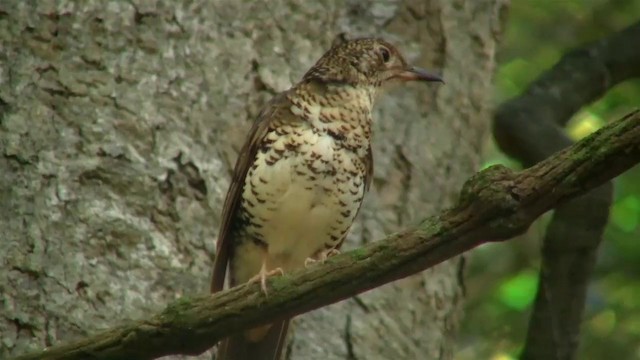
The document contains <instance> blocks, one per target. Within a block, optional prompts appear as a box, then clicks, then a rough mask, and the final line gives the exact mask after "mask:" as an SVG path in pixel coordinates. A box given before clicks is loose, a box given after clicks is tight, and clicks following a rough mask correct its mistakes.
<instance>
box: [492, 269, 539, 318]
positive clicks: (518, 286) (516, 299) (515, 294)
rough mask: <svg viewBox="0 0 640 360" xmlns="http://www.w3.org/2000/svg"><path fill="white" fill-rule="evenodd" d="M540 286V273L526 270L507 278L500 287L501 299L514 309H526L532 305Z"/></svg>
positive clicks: (499, 295)
mask: <svg viewBox="0 0 640 360" xmlns="http://www.w3.org/2000/svg"><path fill="white" fill-rule="evenodd" d="M537 288H538V273H537V272H534V271H532V270H529V269H527V270H524V271H522V272H520V273H519V274H516V275H515V276H513V277H511V278H509V279H507V280H505V281H504V282H503V283H502V284H501V285H500V288H499V289H498V298H499V299H500V301H501V302H502V303H503V304H504V305H506V306H508V307H509V308H511V309H513V310H520V311H522V310H524V309H526V308H528V307H529V306H531V303H532V302H533V299H534V298H535V295H536V289H537Z"/></svg>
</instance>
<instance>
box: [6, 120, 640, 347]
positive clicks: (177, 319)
mask: <svg viewBox="0 0 640 360" xmlns="http://www.w3.org/2000/svg"><path fill="white" fill-rule="evenodd" d="M639 161H640V112H638V111H636V112H633V113H631V114H629V115H627V116H626V117H625V118H623V119H621V120H619V121H616V122H614V123H611V124H609V125H608V126H606V127H604V128H602V129H600V130H599V131H598V132H596V133H594V134H592V135H591V136H589V137H587V138H585V139H583V140H582V141H580V142H578V143H576V144H575V145H573V146H571V147H570V148H567V149H565V150H563V151H560V152H558V153H556V154H555V155H553V156H551V157H550V158H548V159H546V160H544V161H542V162H540V163H538V164H537V165H535V166H533V167H531V168H529V169H527V170H524V171H521V172H514V171H511V170H509V169H507V168H505V167H503V166H493V167H490V168H488V169H486V170H483V171H481V172H479V173H478V174H476V175H474V176H473V177H472V178H471V179H469V180H468V181H467V183H466V184H465V186H464V188H463V190H462V193H461V196H460V200H459V201H458V202H457V204H456V205H455V206H454V207H453V208H451V209H449V210H446V211H444V212H442V213H441V214H439V215H437V216H433V217H430V218H428V219H426V220H424V221H423V222H422V223H420V224H419V225H417V226H416V227H414V228H411V229H408V230H405V231H402V232H399V233H396V234H393V235H390V236H389V237H387V238H386V239H384V240H381V241H377V242H374V243H371V244H369V245H367V246H365V247H363V248H359V249H357V250H353V251H348V252H345V253H343V254H342V255H338V256H335V257H332V258H330V259H329V260H328V261H327V262H326V263H325V264H324V265H316V266H312V267H311V268H310V269H305V270H300V271H297V272H294V273H291V274H287V275H285V276H282V277H273V278H270V279H269V281H268V286H269V289H271V292H270V293H269V296H268V297H266V296H264V294H262V292H261V291H260V289H259V285H258V284H254V285H251V286H239V287H236V288H233V289H230V290H227V291H224V292H221V293H218V294H215V295H213V296H212V295H204V296H198V297H193V298H183V299H180V300H178V301H175V302H173V303H172V304H170V305H169V306H167V308H166V309H165V310H164V311H163V312H162V313H160V314H157V315H155V316H153V317H151V318H148V319H145V320H140V321H135V322H131V323H129V324H126V325H120V326H117V327H114V328H112V329H110V330H107V331H105V332H102V333H100V334H97V335H94V336H92V337H88V338H85V339H81V340H78V341H75V342H72V343H69V344H66V345H61V346H53V347H50V348H47V349H45V350H44V351H42V352H38V353H34V354H30V355H26V356H22V357H19V358H17V359H21V360H26V359H58V360H61V359H69V360H70V359H153V358H157V357H160V356H165V355H170V354H198V353H201V352H203V351H205V350H207V349H208V348H210V347H212V346H213V345H214V344H215V343H216V342H217V341H218V340H220V339H222V338H224V337H226V336H228V335H229V334H230V333H233V332H238V331H241V330H243V329H247V328H250V327H253V326H256V325H259V324H263V323H268V322H271V321H273V320H275V319H278V318H282V317H290V316H295V315H299V314H302V313H304V312H307V311H310V310H313V309H317V308H319V307H322V306H326V305H329V304H332V303H335V302H337V301H340V300H342V299H345V298H348V297H350V296H354V295H356V294H358V293H361V292H364V291H367V290H369V289H373V288H375V287H378V286H381V285H383V284H386V283H388V282H390V281H394V280H397V279H401V278H404V277H406V276H409V275H411V274H415V273H417V272H419V271H422V270H425V269H427V268H429V267H431V266H434V265H436V264H438V263H441V262H443V261H445V260H447V259H450V258H452V257H454V256H456V255H460V254H461V253H463V252H465V251H467V250H469V249H472V248H474V247H476V246H478V245H481V244H483V243H486V242H489V241H500V240H506V239H508V238H511V237H514V236H515V235H518V234H520V233H522V232H523V231H524V230H526V229H527V227H528V226H529V225H530V224H531V223H532V222H533V221H534V220H535V219H536V218H537V217H539V216H540V215H541V214H543V213H544V212H546V211H548V210H550V209H552V208H554V207H555V206H557V205H558V204H561V203H564V202H566V201H567V200H570V199H572V198H575V197H576V196H579V195H581V194H583V193H585V192H587V191H589V190H590V189H593V188H594V187H596V186H598V185H600V184H602V183H603V182H605V181H607V180H609V179H612V178H614V177H615V176H617V175H619V174H620V173H622V172H624V171H625V170H627V169H629V168H630V167H632V166H633V165H635V164H637V163H638V162H639ZM17 359H16V360H17Z"/></svg>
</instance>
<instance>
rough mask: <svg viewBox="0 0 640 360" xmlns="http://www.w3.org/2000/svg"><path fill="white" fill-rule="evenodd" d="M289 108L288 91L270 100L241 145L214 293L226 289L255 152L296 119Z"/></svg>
mask: <svg viewBox="0 0 640 360" xmlns="http://www.w3.org/2000/svg"><path fill="white" fill-rule="evenodd" d="M290 108H291V103H290V102H289V99H288V97H287V92H283V93H280V94H279V95H277V96H275V97H274V98H273V99H271V101H269V103H267V105H266V106H265V107H264V109H263V110H262V111H261V112H260V115H258V118H257V119H256V121H255V122H254V123H253V125H252V126H251V129H250V130H249V135H248V137H247V140H246V142H245V143H244V145H243V146H242V150H240V154H239V155H238V160H237V161H236V165H235V168H234V170H233V177H232V179H231V185H230V186H229V191H228V192H227V197H226V198H225V200H224V207H223V209H222V223H221V225H220V231H219V233H218V242H217V244H216V258H215V260H214V263H213V276H212V277H211V292H212V293H215V292H218V291H220V290H222V288H223V287H224V279H225V276H226V273H227V265H228V263H229V255H230V247H231V242H232V241H233V239H231V235H232V234H231V229H232V226H233V224H232V222H233V221H234V218H235V217H236V213H237V212H238V208H239V207H240V202H241V198H242V190H243V187H244V181H245V177H246V176H247V172H248V171H249V167H250V166H251V165H252V164H253V161H254V159H255V157H256V153H257V151H258V149H259V147H260V145H261V143H262V142H263V139H264V137H265V135H266V134H267V133H268V132H269V129H270V128H272V127H273V126H277V125H279V124H281V123H283V122H287V121H292V120H293V119H294V118H295V117H294V116H293V114H292V113H291V110H290Z"/></svg>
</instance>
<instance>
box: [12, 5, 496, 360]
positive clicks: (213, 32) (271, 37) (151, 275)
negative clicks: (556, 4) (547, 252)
mask: <svg viewBox="0 0 640 360" xmlns="http://www.w3.org/2000/svg"><path fill="white" fill-rule="evenodd" d="M505 8H506V6H505V2H504V0H483V1H475V0H466V1H463V0H458V1H453V2H452V1H449V0H430V1H412V0H406V1H388V2H379V1H339V0H335V1H323V2H304V3H302V2H298V1H295V0H278V1H270V2H268V3H267V2H266V1H235V0H215V1H182V2H173V1H153V0H151V1H141V0H140V1H138V0H133V1H130V2H124V1H111V2H91V1H87V2H80V1H78V2H46V3H45V2H25V1H21V0H4V1H3V2H2V4H1V5H0V151H1V152H0V154H1V156H0V264H2V265H1V266H0V294H1V295H2V297H1V299H2V300H1V301H2V306H1V307H0V340H1V341H0V358H5V357H7V356H12V355H18V354H22V353H25V352H27V351H28V350H34V349H38V348H41V347H44V346H48V345H51V344H53V343H59V342H64V341H66V340H69V339H72V338H77V337H79V336H82V335H86V334H89V333H93V332H95V331H97V330H99V329H102V328H105V327H107V326H109V325H111V324H114V323H117V322H121V321H124V320H126V319H132V318H139V317H141V316H143V315H145V314H148V313H150V312H152V311H156V310H160V309H161V308H162V307H163V306H164V305H165V304H167V303H168V302H169V301H171V300H173V299H175V298H178V297H180V296H181V295H183V294H195V293H203V292H205V291H206V290H207V289H208V283H209V276H210V272H211V266H212V259H213V256H214V244H215V239H216V232H217V228H218V225H219V221H220V215H221V214H220V212H221V207H222V200H223V197H224V195H225V192H226V190H227V186H228V184H229V177H230V172H231V170H232V165H233V163H234V160H235V157H236V154H237V151H238V149H239V147H240V145H241V144H242V141H243V137H244V136H245V134H246V131H247V129H248V126H249V124H250V123H251V121H252V120H253V119H254V118H255V116H256V115H257V113H258V111H259V109H260V107H261V105H262V104H264V102H265V101H266V100H268V99H269V98H270V97H271V96H272V95H273V94H274V93H275V92H278V91H281V90H284V89H286V88H287V87H288V86H290V85H291V84H292V83H293V82H295V81H297V80H298V79H299V78H300V77H301V76H302V74H303V73H304V71H305V70H306V69H308V68H309V67H310V66H311V65H312V64H313V62H314V61H315V60H316V59H317V58H318V57H319V56H320V55H321V54H322V53H323V52H324V51H325V50H326V49H327V48H328V46H329V44H330V42H331V40H332V38H333V36H334V35H335V34H336V33H337V32H339V31H347V32H349V33H352V34H353V33H355V34H361V35H375V36H383V37H385V38H387V39H389V40H391V41H392V42H393V43H396V44H397V45H398V46H399V47H400V48H401V50H402V51H403V52H405V53H407V54H408V55H409V58H410V59H411V60H413V61H414V62H415V63H417V64H419V65H422V66H424V67H427V68H431V69H435V70H442V71H443V73H444V76H445V80H446V82H447V83H446V85H444V86H425V85H423V84H416V85H411V88H403V89H396V90H394V91H392V92H391V93H390V94H388V95H387V96H384V97H382V99H381V101H380V103H379V105H378V107H377V111H376V114H375V119H376V123H375V139H374V144H375V146H374V152H375V179H374V185H373V188H372V191H371V192H370V193H369V195H368V197H367V198H366V200H365V206H364V208H363V210H362V212H361V215H360V216H359V219H358V222H357V224H356V225H355V226H354V228H353V231H352V232H351V234H350V236H349V240H348V243H347V245H346V248H353V247H356V246H359V245H360V244H363V243H365V242H369V241H374V240H376V239H378V238H381V237H383V236H384V235H385V234H387V233H390V232H393V231H396V230H398V229H401V228H403V227H404V226H406V225H407V224H411V223H415V222H416V221H417V220H419V219H420V218H422V217H424V216H426V215H428V214H433V213H434V212H436V211H437V210H439V209H441V208H443V207H444V206H447V205H449V204H450V203H451V201H452V200H453V199H454V197H455V196H456V194H457V192H458V190H459V189H460V186H461V184H462V182H463V181H464V180H465V179H466V178H467V177H468V176H469V175H470V174H471V173H472V172H473V171H475V170H477V167H478V164H479V162H480V157H479V153H480V149H481V146H482V143H483V140H484V137H485V135H486V133H487V128H488V104H489V95H490V94H491V86H490V84H491V78H492V75H493V70H494V66H495V59H494V53H495V47H496V38H497V36H498V35H499V33H500V30H501V27H502V18H503V16H502V15H503V13H504V10H505ZM463 264H464V262H463V261H462V260H461V259H457V260H455V261H450V262H447V263H444V264H442V265H440V266H438V267H436V268H434V269H432V270H430V271H428V272H426V273H424V274H420V275H418V276H414V277H411V278H408V279H405V280H403V281H398V282H396V283H394V284H391V285H388V286H385V287H383V288H381V289H377V290H375V291H371V292H369V293H367V294H365V295H363V296H359V297H358V298H354V299H350V300H348V301H344V302H342V303H339V304H336V305H334V306H330V307H327V308H325V309H321V310H319V311H315V312H312V313H310V314H307V315H304V316H301V317H299V318H298V319H296V320H295V321H294V325H293V331H292V332H291V337H290V339H291V341H290V343H289V346H288V347H287V352H286V354H287V358H289V359H418V358H420V359H422V358H425V354H426V357H427V358H439V359H450V358H452V352H453V342H454V338H455V335H456V332H457V328H458V322H459V319H460V315H461V301H462V294H463V290H462V289H463V284H462V278H461V273H462V269H463ZM354 280H355V279H354ZM207 356H208V355H202V356H201V358H207Z"/></svg>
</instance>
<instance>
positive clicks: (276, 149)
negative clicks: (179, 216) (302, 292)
mask: <svg viewBox="0 0 640 360" xmlns="http://www.w3.org/2000/svg"><path fill="white" fill-rule="evenodd" d="M394 80H397V81H411V80H422V81H442V79H441V78H440V77H439V76H437V75H434V74H431V73H429V72H427V71H425V70H422V69H420V68H417V67H413V66H410V65H408V64H407V62H406V61H405V59H404V58H403V56H402V55H401V54H400V53H399V52H398V50H396V48H395V47H394V46H393V45H391V44H390V43H388V42H386V41H384V40H381V39H375V38H360V39H352V40H349V39H347V38H346V37H345V36H344V35H342V34H341V35H339V36H338V37H337V38H336V40H334V42H333V44H332V46H331V49H329V51H327V52H326V53H325V54H324V55H323V56H322V57H321V58H320V60H318V62H317V63H316V64H315V65H314V66H313V67H312V68H311V69H310V70H309V71H308V72H307V73H306V74H305V75H304V77H303V78H302V80H301V81H300V82H299V83H297V84H296V85H294V86H293V87H292V88H290V89H289V90H286V91H284V92H282V93H280V94H278V95H277V96H275V97H274V98H273V99H272V100H271V101H270V102H269V103H268V104H267V105H266V106H265V108H264V109H263V110H262V112H261V113H260V115H259V116H258V119H257V120H256V121H255V123H254V124H253V126H252V127H251V130H250V131H249V135H248V138H247V140H246V142H245V144H244V147H243V148H242V150H241V152H240V155H239V157H238V160H237V162H236V165H235V170H234V173H233V179H232V182H231V186H230V188H229V192H228V193H227V197H226V200H225V203H224V209H223V215H222V225H221V229H220V233H219V237H218V243H217V253H216V259H215V264H214V271H213V279H212V283H211V291H212V292H217V291H220V290H222V288H223V286H224V282H225V277H226V272H227V269H228V271H229V277H228V281H229V286H236V285H239V284H243V283H247V282H252V281H259V282H260V283H261V286H262V290H263V292H264V293H265V294H267V292H268V289H267V287H266V278H267V276H270V275H272V274H278V273H283V272H288V271H291V270H294V269H298V268H301V267H303V266H305V265H306V264H308V263H309V262H313V261H317V260H323V259H325V258H326V257H327V256H328V255H331V254H333V253H335V252H337V249H338V248H339V247H340V245H341V244H342V242H343V241H344V239H345V237H346V235H347V232H348V231H349V228H350V227H351V224H352V223H353V220H354V218H355V217H356V214H357V213H358V210H359V209H360V205H361V204H362V198H363V196H364V194H365V192H367V190H368V189H369V184H370V183H371V178H372V172H373V162H372V154H371V135H372V134H371V125H372V124H371V122H372V118H371V112H372V108H373V104H374V101H375V98H376V95H378V93H379V90H380V88H381V86H382V85H384V84H386V83H389V82H393V81H394ZM288 323H289V320H288V319H283V320H282V321H279V322H277V323H273V324H270V325H266V326H261V327H259V328H256V329H252V330H248V331H246V332H244V333H242V334H236V335H232V336H231V337H229V338H227V339H225V340H223V341H222V342H221V343H220V344H219V347H218V355H217V360H266V359H269V360H277V359H279V357H280V353H281V351H282V347H283V345H284V340H285V335H286V332H287V326H288Z"/></svg>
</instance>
